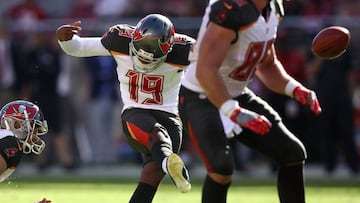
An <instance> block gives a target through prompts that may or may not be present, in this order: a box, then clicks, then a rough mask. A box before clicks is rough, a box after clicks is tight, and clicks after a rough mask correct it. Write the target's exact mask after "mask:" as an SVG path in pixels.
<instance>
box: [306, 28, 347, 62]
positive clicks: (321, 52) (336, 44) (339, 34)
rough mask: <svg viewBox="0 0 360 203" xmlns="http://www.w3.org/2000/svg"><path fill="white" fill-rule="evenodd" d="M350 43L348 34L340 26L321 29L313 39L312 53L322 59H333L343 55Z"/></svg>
mask: <svg viewBox="0 0 360 203" xmlns="http://www.w3.org/2000/svg"><path fill="white" fill-rule="evenodd" d="M349 43H350V32H349V30H348V29H346V28H344V27H341V26H330V27H326V28H324V29H322V30H321V31H320V32H319V33H318V34H317V35H316V36H315V37H314V39H313V41H312V46H311V50H312V52H313V53H314V54H315V55H316V56H318V57H320V58H323V59H334V58H336V57H338V56H340V55H341V54H343V53H344V52H345V51H346V49H347V47H348V46H349Z"/></svg>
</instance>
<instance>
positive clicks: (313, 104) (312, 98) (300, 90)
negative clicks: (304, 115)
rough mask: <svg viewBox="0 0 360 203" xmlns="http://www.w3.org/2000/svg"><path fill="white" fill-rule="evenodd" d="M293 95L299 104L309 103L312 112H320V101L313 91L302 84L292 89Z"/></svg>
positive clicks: (317, 113)
mask: <svg viewBox="0 0 360 203" xmlns="http://www.w3.org/2000/svg"><path fill="white" fill-rule="evenodd" d="M293 96H294V98H295V99H296V100H298V101H299V102H300V103H301V104H304V105H305V104H307V105H309V106H310V110H311V111H312V112H314V113H315V114H316V115H319V114H320V113H321V107H320V103H319V101H318V99H317V97H316V94H315V92H314V91H312V90H309V89H307V88H305V87H303V86H298V87H296V88H295V89H294V91H293Z"/></svg>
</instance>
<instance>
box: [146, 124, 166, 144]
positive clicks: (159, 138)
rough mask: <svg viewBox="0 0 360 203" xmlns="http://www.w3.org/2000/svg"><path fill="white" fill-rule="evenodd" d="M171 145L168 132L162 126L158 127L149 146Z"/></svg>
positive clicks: (153, 132) (150, 139)
mask: <svg viewBox="0 0 360 203" xmlns="http://www.w3.org/2000/svg"><path fill="white" fill-rule="evenodd" d="M157 142H161V143H165V144H166V143H170V142H171V139H170V136H169V135H168V132H167V130H166V129H165V128H163V127H161V126H156V127H155V128H154V130H153V131H152V132H151V134H150V137H149V145H150V146H152V145H153V144H154V143H157Z"/></svg>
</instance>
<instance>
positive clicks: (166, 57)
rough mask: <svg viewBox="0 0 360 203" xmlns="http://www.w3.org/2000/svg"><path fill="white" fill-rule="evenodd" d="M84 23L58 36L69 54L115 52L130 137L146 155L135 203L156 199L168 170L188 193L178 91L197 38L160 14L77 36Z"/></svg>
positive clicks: (62, 30) (62, 28) (60, 31)
mask: <svg viewBox="0 0 360 203" xmlns="http://www.w3.org/2000/svg"><path fill="white" fill-rule="evenodd" d="M80 23H81V22H80V21H77V22H74V23H72V24H69V25H62V26H60V27H59V28H58V29H57V32H56V35H57V38H58V41H59V44H60V46H61V48H62V49H63V51H64V52H65V53H67V54H68V55H71V56H77V57H89V56H111V57H113V58H114V59H115V61H116V62H117V74H118V79H119V82H120V91H121V97H122V101H123V103H124V107H123V110H122V125H123V128H124V132H125V138H126V140H127V142H128V144H129V145H130V146H131V147H132V148H134V149H135V150H136V151H138V152H140V153H142V155H143V158H144V159H143V160H144V165H143V169H142V172H141V175H140V180H139V182H138V185H137V188H136V189H135V191H134V193H133V194H132V197H131V199H130V202H131V203H135V202H136V203H150V202H152V199H153V197H154V195H155V193H156V191H157V188H158V186H159V184H160V182H161V180H162V179H163V177H164V175H165V174H168V175H169V176H170V177H171V179H172V180H173V181H174V183H175V185H176V187H177V188H178V190H179V191H180V192H188V191H189V190H190V188H191V184H190V181H189V177H188V172H187V169H186V167H185V165H184V163H183V161H182V159H181V158H180V157H179V156H178V155H177V153H178V152H179V150H180V147H181V143H182V123H181V119H180V117H179V116H178V91H179V88H180V79H181V77H182V76H183V72H184V69H185V68H186V67H187V65H188V64H189V61H188V53H189V50H190V48H191V46H192V44H193V43H194V41H195V40H194V39H193V38H191V37H189V36H186V35H183V34H178V33H175V30H174V26H173V24H172V22H171V21H170V20H169V19H168V18H167V17H165V16H163V15H160V14H150V15H147V16H145V17H144V18H142V19H141V20H140V21H139V22H138V24H137V25H136V26H131V25H127V24H118V25H114V26H112V27H110V29H109V30H108V31H107V32H106V33H105V34H104V35H103V36H102V37H80V36H78V35H77V34H76V33H77V32H78V31H80V30H81V27H80ZM114 68H115V67H114Z"/></svg>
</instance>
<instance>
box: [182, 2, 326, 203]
mask: <svg viewBox="0 0 360 203" xmlns="http://www.w3.org/2000/svg"><path fill="white" fill-rule="evenodd" d="M283 15H284V9H283V4H282V1H281V0H210V1H209V5H208V7H207V9H206V11H205V14H204V16H203V22H202V25H201V27H200V31H199V34H198V38H197V43H196V45H195V46H194V49H193V51H191V52H190V55H189V60H190V62H191V63H190V65H189V67H188V69H187V71H186V73H185V76H184V78H183V80H182V86H181V88H180V99H179V101H180V106H179V109H180V116H181V118H182V119H183V123H184V125H185V127H184V128H185V129H186V130H187V132H188V133H189V134H190V135H191V137H192V138H193V140H194V143H195V145H196V149H198V150H199V152H200V154H201V157H202V159H203V161H204V163H205V164H206V167H207V177H206V180H205V182H204V185H203V189H202V203H225V202H226V198H227V191H228V188H229V186H230V183H231V180H232V174H233V171H234V163H233V160H234V158H233V150H232V149H231V148H230V144H229V138H230V139H234V140H236V141H239V142H241V143H243V144H245V145H247V146H248V147H250V148H251V149H254V150H256V151H258V152H261V153H263V154H264V155H265V156H267V157H269V158H270V159H272V160H273V161H275V163H276V164H277V165H278V179H277V186H278V195H279V198H280V202H281V203H304V202H305V195H304V182H303V179H304V177H303V165H304V162H305V159H306V156H307V155H306V150H305V148H304V146H303V144H302V143H301V142H300V140H299V139H298V138H296V136H295V135H294V134H292V133H291V132H290V131H289V130H288V129H287V128H286V127H285V125H284V123H283V122H282V120H281V118H280V116H279V115H278V113H277V112H275V111H274V109H273V108H272V107H271V106H270V105H269V104H268V103H267V102H265V101H264V100H263V99H262V98H260V97H259V96H257V95H255V94H254V93H253V92H252V91H251V90H250V89H249V88H247V85H248V84H249V82H250V81H251V79H252V78H253V76H254V75H256V76H257V77H258V78H259V79H260V81H262V82H263V84H264V85H265V86H266V87H267V88H269V89H270V90H272V91H274V92H277V93H279V94H287V95H289V96H290V97H293V98H294V99H296V100H298V101H299V102H300V103H302V104H306V105H309V106H310V109H311V110H312V111H313V112H314V113H315V114H319V113H320V112H321V108H320V105H319V102H318V99H317V97H316V94H315V93H314V92H313V91H311V90H309V89H307V88H305V87H304V86H303V85H302V84H300V83H299V82H298V81H296V80H295V79H293V78H292V77H290V76H289V75H288V74H287V73H286V72H285V70H284V68H283V66H282V64H281V63H280V62H279V60H278V59H277V58H276V55H275V48H274V41H275V39H276V32H277V27H278V25H279V22H280V20H281V19H282V17H283Z"/></svg>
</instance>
